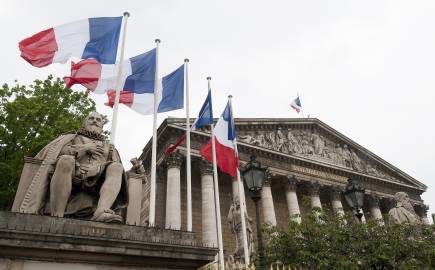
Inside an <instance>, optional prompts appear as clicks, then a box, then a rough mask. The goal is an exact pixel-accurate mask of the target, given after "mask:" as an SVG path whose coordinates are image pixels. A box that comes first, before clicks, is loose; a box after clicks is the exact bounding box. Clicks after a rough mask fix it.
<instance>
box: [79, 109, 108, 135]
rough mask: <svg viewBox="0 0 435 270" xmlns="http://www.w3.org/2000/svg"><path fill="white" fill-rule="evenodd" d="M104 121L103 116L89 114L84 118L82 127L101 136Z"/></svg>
mask: <svg viewBox="0 0 435 270" xmlns="http://www.w3.org/2000/svg"><path fill="white" fill-rule="evenodd" d="M103 125H104V120H103V116H102V115H101V114H99V113H97V112H91V113H90V114H89V115H88V116H86V118H85V122H84V123H83V127H84V128H85V129H86V130H87V131H90V132H93V133H97V134H101V132H103Z"/></svg>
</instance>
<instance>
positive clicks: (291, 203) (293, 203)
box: [285, 175, 302, 223]
mask: <svg viewBox="0 0 435 270" xmlns="http://www.w3.org/2000/svg"><path fill="white" fill-rule="evenodd" d="M298 182H299V181H298V180H297V179H296V177H295V176H293V175H288V176H287V191H286V194H285V195H286V196H285V197H286V200H287V208H288V213H289V216H290V220H293V221H296V222H297V223H301V221H302V219H301V210H300V209H299V202H298V196H297V194H296V188H297V184H298Z"/></svg>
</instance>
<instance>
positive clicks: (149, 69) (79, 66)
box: [63, 49, 156, 94]
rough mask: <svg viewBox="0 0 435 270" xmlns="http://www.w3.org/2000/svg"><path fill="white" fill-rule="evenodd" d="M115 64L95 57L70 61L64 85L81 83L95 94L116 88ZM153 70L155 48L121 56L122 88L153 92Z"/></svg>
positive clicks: (116, 67)
mask: <svg viewBox="0 0 435 270" xmlns="http://www.w3.org/2000/svg"><path fill="white" fill-rule="evenodd" d="M118 65H119V64H117V65H113V64H101V63H100V62H98V61H97V60H95V59H86V60H82V61H80V62H78V63H74V62H72V63H71V76H68V77H64V78H63V79H64V81H65V86H66V87H67V88H71V87H72V86H73V85H75V84H81V85H83V86H84V87H86V88H87V89H88V90H90V91H92V92H93V93H95V94H104V93H106V92H107V91H109V90H114V89H116V87H117V85H116V76H117V70H118ZM155 73H156V49H152V50H151V51H148V52H146V53H143V54H140V55H137V56H135V57H132V58H129V59H128V60H125V61H124V63H123V65H122V74H121V78H120V86H121V89H122V90H125V91H130V92H134V93H137V94H143V93H153V92H154V80H155Z"/></svg>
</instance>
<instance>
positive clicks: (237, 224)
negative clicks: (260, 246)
mask: <svg viewBox="0 0 435 270" xmlns="http://www.w3.org/2000/svg"><path fill="white" fill-rule="evenodd" d="M245 219H246V222H245V224H246V237H247V242H248V250H249V256H251V254H252V251H253V243H254V242H253V238H252V228H251V223H252V219H251V218H250V217H249V216H248V214H247V213H246V212H245ZM227 221H228V223H229V224H230V226H231V232H232V233H233V234H234V236H235V238H236V248H235V250H234V254H233V258H234V260H235V262H240V263H244V258H245V254H244V250H243V234H242V219H241V215H240V201H239V197H236V198H235V199H234V201H233V203H232V204H231V207H230V210H229V212H228V217H227Z"/></svg>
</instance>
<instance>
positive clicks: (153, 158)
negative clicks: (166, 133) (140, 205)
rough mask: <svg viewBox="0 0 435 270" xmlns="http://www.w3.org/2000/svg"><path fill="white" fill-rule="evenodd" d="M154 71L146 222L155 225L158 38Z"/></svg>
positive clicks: (157, 40) (158, 40)
mask: <svg viewBox="0 0 435 270" xmlns="http://www.w3.org/2000/svg"><path fill="white" fill-rule="evenodd" d="M155 42H156V73H155V75H154V108H153V109H154V115H153V145H152V153H151V183H150V211H149V218H148V222H149V225H150V226H154V225H155V218H156V171H157V168H156V167H157V164H156V163H157V110H158V108H157V103H158V93H157V91H158V89H157V88H158V84H159V72H158V63H159V43H160V39H156V40H155Z"/></svg>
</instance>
